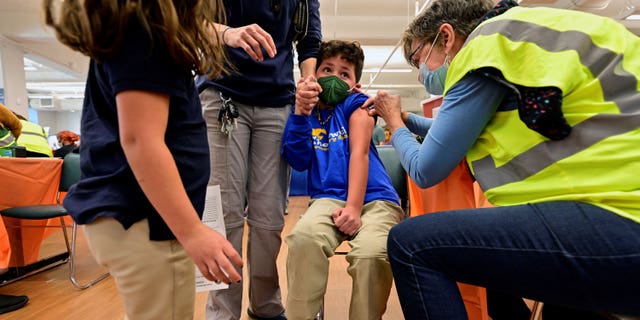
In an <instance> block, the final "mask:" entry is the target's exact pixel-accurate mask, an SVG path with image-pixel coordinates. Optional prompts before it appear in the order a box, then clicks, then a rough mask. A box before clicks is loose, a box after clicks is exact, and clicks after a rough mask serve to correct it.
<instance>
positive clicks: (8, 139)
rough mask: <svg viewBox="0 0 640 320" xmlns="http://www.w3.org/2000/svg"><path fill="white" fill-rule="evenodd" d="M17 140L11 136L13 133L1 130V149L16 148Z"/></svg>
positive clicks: (4, 129)
mask: <svg viewBox="0 0 640 320" xmlns="http://www.w3.org/2000/svg"><path fill="white" fill-rule="evenodd" d="M15 142H16V139H15V138H14V137H13V134H11V131H9V129H6V128H0V148H6V147H10V146H14V145H15Z"/></svg>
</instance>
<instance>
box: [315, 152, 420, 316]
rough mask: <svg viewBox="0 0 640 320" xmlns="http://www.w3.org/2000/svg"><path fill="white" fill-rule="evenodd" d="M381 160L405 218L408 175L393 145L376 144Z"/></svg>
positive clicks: (340, 252) (339, 253)
mask: <svg viewBox="0 0 640 320" xmlns="http://www.w3.org/2000/svg"><path fill="white" fill-rule="evenodd" d="M376 150H377V151H378V155H379V156H380V160H382V164H383V165H384V168H385V170H386V171H387V174H388V175H389V177H390V178H391V184H393V188H394V189H396V192H397V193H398V196H399V197H400V206H401V207H402V210H403V211H404V215H405V218H406V217H408V216H409V192H408V189H407V175H406V172H405V171H404V168H403V167H402V163H400V157H398V154H397V153H396V149H395V148H394V147H393V146H391V145H382V146H376ZM335 254H337V255H346V254H347V251H336V252H335ZM315 319H316V320H324V299H322V304H321V306H320V311H319V312H318V314H317V315H316V318H315Z"/></svg>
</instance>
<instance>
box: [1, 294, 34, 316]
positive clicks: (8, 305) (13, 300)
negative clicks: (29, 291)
mask: <svg viewBox="0 0 640 320" xmlns="http://www.w3.org/2000/svg"><path fill="white" fill-rule="evenodd" d="M27 302H29V298H28V297H27V296H9V295H5V294H0V314H3V313H7V312H10V311H13V310H17V309H20V308H22V307H24V305H25V304H27Z"/></svg>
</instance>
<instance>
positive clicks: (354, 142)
mask: <svg viewBox="0 0 640 320" xmlns="http://www.w3.org/2000/svg"><path fill="white" fill-rule="evenodd" d="M372 132H373V119H372V118H371V117H369V115H368V114H367V111H366V110H364V109H356V111H354V112H353V114H352V115H351V118H349V150H350V153H351V156H350V158H349V188H348V191H347V203H346V205H345V207H344V208H340V209H337V210H336V211H334V212H333V220H334V222H335V224H336V226H337V227H338V229H340V231H342V232H344V233H345V234H347V235H350V236H352V235H354V234H356V233H357V232H358V230H359V229H360V227H361V226H362V220H360V215H361V214H362V206H363V204H364V196H365V192H366V190H367V181H368V178H369V146H370V144H371V134H372Z"/></svg>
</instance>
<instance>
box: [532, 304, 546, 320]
mask: <svg viewBox="0 0 640 320" xmlns="http://www.w3.org/2000/svg"><path fill="white" fill-rule="evenodd" d="M542 307H544V302H542V301H534V302H533V307H531V318H530V320H541V319H542Z"/></svg>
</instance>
